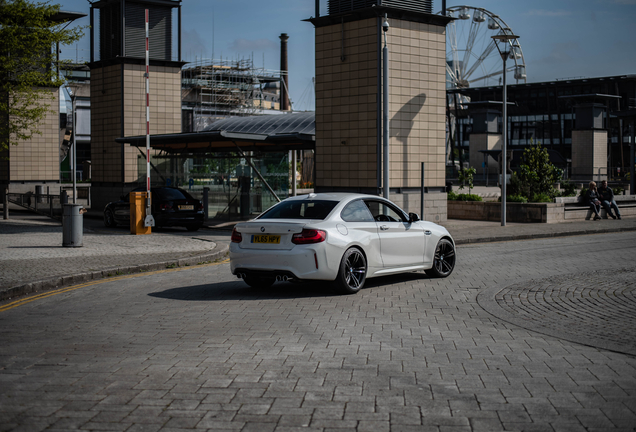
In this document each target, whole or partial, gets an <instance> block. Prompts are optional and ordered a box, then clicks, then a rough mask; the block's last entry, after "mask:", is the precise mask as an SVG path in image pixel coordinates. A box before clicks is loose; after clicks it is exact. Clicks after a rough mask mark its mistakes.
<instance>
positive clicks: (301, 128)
mask: <svg viewBox="0 0 636 432" xmlns="http://www.w3.org/2000/svg"><path fill="white" fill-rule="evenodd" d="M315 119H316V115H315V113H314V112H306V113H291V114H280V115H279V114H275V115H266V116H253V117H233V118H228V119H223V120H219V121H217V122H214V123H213V124H211V125H210V126H208V127H207V128H206V130H204V131H201V132H191V133H175V134H163V135H151V136H150V147H152V148H153V149H155V150H162V151H165V152H167V153H172V154H182V155H184V156H187V155H190V154H192V155H196V154H202V153H222V152H235V151H236V150H237V147H240V149H241V150H243V151H261V152H263V151H264V152H274V151H287V150H312V149H314V148H315V143H316V122H315ZM115 141H116V142H118V143H128V144H130V145H132V146H136V147H145V146H146V136H145V135H139V136H133V137H122V138H117V139H116V140H115Z"/></svg>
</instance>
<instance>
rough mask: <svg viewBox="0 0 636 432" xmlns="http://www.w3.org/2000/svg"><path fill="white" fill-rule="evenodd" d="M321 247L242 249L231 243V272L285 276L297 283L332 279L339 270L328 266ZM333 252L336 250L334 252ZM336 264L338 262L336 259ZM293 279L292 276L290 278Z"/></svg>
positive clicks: (325, 254)
mask: <svg viewBox="0 0 636 432" xmlns="http://www.w3.org/2000/svg"><path fill="white" fill-rule="evenodd" d="M322 246H324V244H321V245H320V246H315V245H303V246H296V247H294V248H293V249H291V250H276V251H268V250H259V249H247V250H246V249H241V248H239V246H238V245H237V244H236V243H231V244H230V269H231V271H232V274H234V275H236V274H239V273H243V274H251V275H254V276H256V275H258V276H261V277H276V276H279V275H280V276H287V277H288V278H289V279H298V280H329V281H331V280H334V279H335V278H336V275H337V274H338V268H335V269H334V268H333V266H329V265H328V262H329V260H328V258H327V250H326V248H325V247H322ZM334 252H335V251H334ZM338 262H339V259H338ZM292 276H293V277H292Z"/></svg>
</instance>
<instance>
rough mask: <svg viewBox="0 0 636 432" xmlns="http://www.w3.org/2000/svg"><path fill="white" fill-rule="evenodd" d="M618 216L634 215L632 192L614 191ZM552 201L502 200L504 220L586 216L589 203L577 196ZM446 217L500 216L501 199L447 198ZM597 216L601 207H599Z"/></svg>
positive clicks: (547, 220)
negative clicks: (471, 199) (470, 199)
mask: <svg viewBox="0 0 636 432" xmlns="http://www.w3.org/2000/svg"><path fill="white" fill-rule="evenodd" d="M615 199H616V203H617V204H618V208H619V209H620V212H621V216H623V217H624V216H636V195H616V196H615ZM555 201H556V202H555V203H526V204H521V203H506V221H508V222H538V223H558V222H566V221H571V220H584V219H586V218H587V219H589V214H588V210H589V207H588V206H586V205H582V204H580V203H579V200H578V197H564V198H555ZM447 211H448V219H470V220H485V221H493V222H496V221H500V220H501V203H499V202H484V201H482V202H479V201H448V204H447ZM601 216H602V217H604V218H605V217H607V216H606V215H605V210H601Z"/></svg>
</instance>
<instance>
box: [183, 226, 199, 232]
mask: <svg viewBox="0 0 636 432" xmlns="http://www.w3.org/2000/svg"><path fill="white" fill-rule="evenodd" d="M199 228H201V225H188V226H186V229H187V230H188V231H199Z"/></svg>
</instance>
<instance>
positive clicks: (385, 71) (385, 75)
mask: <svg viewBox="0 0 636 432" xmlns="http://www.w3.org/2000/svg"><path fill="white" fill-rule="evenodd" d="M382 31H383V32H384V48H382V124H383V126H382V127H383V134H382V145H383V149H384V186H383V195H382V196H383V197H384V198H386V199H389V180H390V179H389V48H388V46H387V43H386V34H387V32H388V31H389V21H388V18H387V14H384V22H383V23H382Z"/></svg>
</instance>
